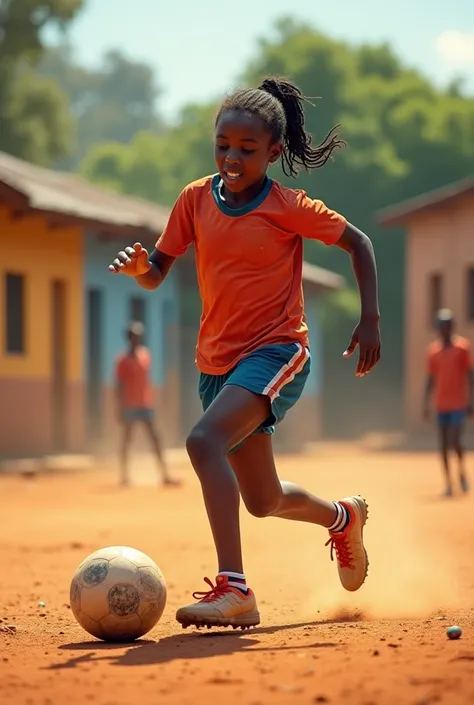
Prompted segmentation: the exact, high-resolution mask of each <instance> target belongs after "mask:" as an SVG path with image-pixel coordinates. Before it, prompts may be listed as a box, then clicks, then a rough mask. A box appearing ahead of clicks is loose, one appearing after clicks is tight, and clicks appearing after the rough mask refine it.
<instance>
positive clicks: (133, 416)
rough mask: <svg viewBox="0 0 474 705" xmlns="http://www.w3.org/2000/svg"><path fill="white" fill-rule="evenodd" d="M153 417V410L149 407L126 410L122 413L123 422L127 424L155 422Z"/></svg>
mask: <svg viewBox="0 0 474 705" xmlns="http://www.w3.org/2000/svg"><path fill="white" fill-rule="evenodd" d="M153 417H154V412H153V409H150V408H148V407H143V408H139V409H124V410H123V412H122V420H123V421H125V422H126V423H133V422H134V421H141V422H147V421H153Z"/></svg>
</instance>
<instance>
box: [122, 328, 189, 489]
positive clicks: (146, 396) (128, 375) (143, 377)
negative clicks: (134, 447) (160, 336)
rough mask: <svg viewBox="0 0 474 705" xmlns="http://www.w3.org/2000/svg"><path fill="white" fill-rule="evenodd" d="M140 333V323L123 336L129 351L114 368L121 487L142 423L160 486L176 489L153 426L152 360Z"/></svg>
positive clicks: (126, 481) (142, 329)
mask: <svg viewBox="0 0 474 705" xmlns="http://www.w3.org/2000/svg"><path fill="white" fill-rule="evenodd" d="M143 333H144V328H143V324H142V323H140V322H138V321H137V322H133V323H131V324H130V325H129V327H128V329H127V332H126V335H127V339H128V343H129V348H128V350H127V352H124V353H122V354H121V355H119V357H118V358H117V362H116V367H115V379H116V390H117V404H118V417H119V419H120V421H121V422H122V428H123V435H122V446H121V454H120V455H121V484H122V485H128V484H129V472H128V455H129V449H130V441H131V439H132V431H133V428H134V427H135V425H136V424H137V423H142V424H143V427H144V428H145V431H146V432H147V435H148V436H149V438H150V441H151V444H152V447H153V449H154V451H155V454H156V457H157V459H158V462H159V467H160V471H161V478H162V483H163V484H164V485H177V484H179V483H178V482H177V481H176V480H173V479H172V478H171V477H170V475H169V472H168V468H167V466H166V463H165V461H164V458H163V452H162V449H161V444H160V439H159V436H158V433H157V431H156V428H155V426H154V423H153V421H154V412H153V393H152V388H151V382H150V372H151V356H150V352H149V350H148V348H146V347H145V346H144V345H142V344H141V341H142V338H143Z"/></svg>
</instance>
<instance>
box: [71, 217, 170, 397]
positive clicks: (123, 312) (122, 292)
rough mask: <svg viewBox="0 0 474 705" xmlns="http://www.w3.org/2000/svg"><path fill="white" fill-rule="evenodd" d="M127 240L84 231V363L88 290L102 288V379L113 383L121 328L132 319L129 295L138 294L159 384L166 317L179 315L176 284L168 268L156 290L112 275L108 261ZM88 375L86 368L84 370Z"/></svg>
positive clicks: (120, 347) (163, 362)
mask: <svg viewBox="0 0 474 705" xmlns="http://www.w3.org/2000/svg"><path fill="white" fill-rule="evenodd" d="M130 244H132V243H130V242H126V243H125V242H121V241H120V240H112V241H107V240H100V238H98V237H97V235H96V234H95V233H92V232H90V231H89V232H86V233H85V285H84V297H85V306H84V311H85V321H84V326H85V336H84V339H85V356H84V359H85V364H86V366H87V350H88V335H89V326H88V320H87V313H88V290H89V289H90V288H94V289H99V290H100V291H101V292H102V301H103V304H102V306H103V309H102V327H103V338H102V341H101V348H102V360H101V370H102V381H103V383H104V384H109V385H110V384H113V374H114V363H115V359H116V357H117V355H118V353H119V352H121V351H122V350H123V349H124V347H125V345H126V341H125V338H124V330H125V328H126V326H127V324H128V323H129V322H130V320H131V299H132V298H133V297H141V298H143V300H144V301H145V326H146V340H145V342H146V345H147V346H148V347H149V348H150V351H151V354H152V358H153V382H154V383H155V384H158V385H162V384H163V382H164V380H165V377H166V365H167V362H166V361H167V359H169V358H168V355H167V354H166V341H165V335H164V330H165V319H166V321H167V323H169V324H171V323H173V322H174V323H176V322H177V321H178V319H179V301H178V287H177V286H176V275H175V273H174V272H173V271H171V272H170V274H169V275H168V277H167V278H166V280H165V281H164V283H163V284H162V286H160V287H159V289H157V290H156V291H145V290H144V289H141V288H140V287H139V286H138V285H137V284H136V283H135V281H134V280H133V279H130V278H128V277H126V276H122V275H113V274H111V273H110V272H109V271H108V270H107V267H108V265H109V264H110V263H111V262H112V260H113V259H115V257H116V255H117V252H118V251H119V250H121V249H123V247H124V246H126V245H130ZM85 377H86V378H87V369H86V370H85Z"/></svg>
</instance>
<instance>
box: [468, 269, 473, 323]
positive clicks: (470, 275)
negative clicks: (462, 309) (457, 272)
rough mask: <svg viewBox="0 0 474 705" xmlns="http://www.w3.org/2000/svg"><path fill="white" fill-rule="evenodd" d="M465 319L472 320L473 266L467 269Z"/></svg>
mask: <svg viewBox="0 0 474 705" xmlns="http://www.w3.org/2000/svg"><path fill="white" fill-rule="evenodd" d="M466 283H467V286H466V291H467V302H466V304H467V306H466V308H467V320H468V321H470V322H474V267H469V269H468V270H467V282H466Z"/></svg>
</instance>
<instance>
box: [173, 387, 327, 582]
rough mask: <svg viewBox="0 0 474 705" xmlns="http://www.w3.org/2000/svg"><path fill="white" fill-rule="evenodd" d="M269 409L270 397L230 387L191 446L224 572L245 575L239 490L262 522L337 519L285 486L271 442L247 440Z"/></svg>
mask: <svg viewBox="0 0 474 705" xmlns="http://www.w3.org/2000/svg"><path fill="white" fill-rule="evenodd" d="M269 404H270V402H269V400H268V398H267V397H264V396H260V395H257V394H253V393H252V392H249V391H248V390H246V389H243V388H242V387H237V386H233V385H228V386H226V387H224V388H223V389H222V391H221V392H220V393H219V395H218V396H217V397H216V399H215V400H214V401H213V403H212V404H211V405H210V407H209V408H208V409H207V411H206V412H205V414H204V416H203V417H202V419H201V420H200V421H199V423H198V424H197V425H196V426H195V428H194V429H193V431H192V432H191V434H190V436H189V438H188V440H187V449H188V453H189V456H190V458H191V462H192V464H193V466H194V468H195V470H196V473H197V474H198V477H199V479H200V481H201V486H202V491H203V495H204V501H205V504H206V509H207V514H208V517H209V522H210V524H211V529H212V534H213V537H214V543H215V545H216V550H217V556H218V562H219V571H235V572H236V573H243V562H242V550H241V540H240V522H239V499H240V498H239V488H240V491H241V492H242V496H243V498H244V501H245V503H246V506H247V507H248V508H249V510H250V511H251V512H252V513H253V514H256V515H257V516H268V515H270V514H272V515H275V516H284V517H286V518H293V519H299V520H301V521H311V522H313V523H321V524H322V525H324V526H330V525H331V524H332V523H333V522H334V521H335V519H336V515H337V512H336V509H335V507H334V506H333V505H332V504H330V503H326V502H322V501H321V500H317V499H316V498H313V497H312V495H310V494H309V493H307V492H305V491H304V490H302V489H301V488H299V487H297V486H296V485H293V484H291V483H284V484H283V485H282V484H280V482H279V481H278V478H277V476H276V472H275V466H274V463H273V454H272V449H271V442H270V439H268V438H266V437H265V436H263V435H258V436H252V437H251V438H247V436H248V435H249V434H250V433H252V431H253V430H254V429H255V428H257V427H258V426H259V425H260V424H261V423H262V422H263V421H264V420H265V419H266V418H268V416H269ZM245 438H247V440H246V442H245V444H244V446H243V447H242V449H240V450H238V451H237V452H235V453H233V454H232V455H231V456H229V457H228V458H227V457H226V456H227V453H228V451H229V450H230V449H231V448H233V447H234V446H235V445H237V444H238V443H239V442H240V441H242V440H243V439H245ZM262 439H263V440H262ZM247 444H249V447H250V449H252V448H256V447H260V448H261V452H260V455H259V456H258V457H256V456H254V455H252V452H251V450H250V451H248V450H247ZM239 459H240V460H239ZM229 463H231V464H232V467H231V465H230V464H229ZM232 470H234V472H233V471H232ZM234 473H235V474H234ZM236 475H237V479H238V482H237V480H236Z"/></svg>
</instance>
